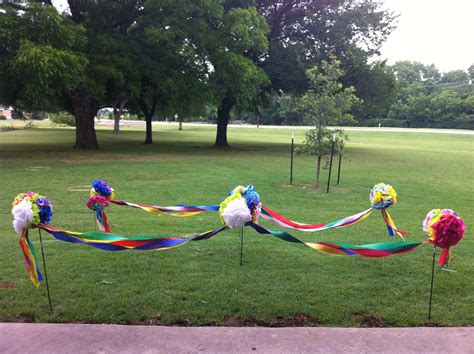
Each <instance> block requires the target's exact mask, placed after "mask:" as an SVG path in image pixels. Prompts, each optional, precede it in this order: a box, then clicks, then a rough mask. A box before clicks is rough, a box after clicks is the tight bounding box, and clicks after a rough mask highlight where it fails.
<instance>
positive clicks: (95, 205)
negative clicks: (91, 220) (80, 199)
mask: <svg viewBox="0 0 474 354" xmlns="http://www.w3.org/2000/svg"><path fill="white" fill-rule="evenodd" d="M109 204H110V202H109V201H108V200H107V199H106V198H105V197H103V196H101V195H94V196H92V197H90V198H89V200H88V201H87V207H88V208H89V209H92V210H102V209H103V208H104V207H108V206H109Z"/></svg>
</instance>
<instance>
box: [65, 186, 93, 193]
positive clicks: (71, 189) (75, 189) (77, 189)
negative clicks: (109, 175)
mask: <svg viewBox="0 0 474 354" xmlns="http://www.w3.org/2000/svg"><path fill="white" fill-rule="evenodd" d="M67 190H68V192H90V190H91V186H72V187H67Z"/></svg>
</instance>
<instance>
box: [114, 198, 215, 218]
mask: <svg viewBox="0 0 474 354" xmlns="http://www.w3.org/2000/svg"><path fill="white" fill-rule="evenodd" d="M110 202H111V203H113V204H116V205H123V206H129V207H132V208H138V209H142V210H145V211H147V212H149V213H156V214H168V215H172V216H182V217H186V216H193V215H197V214H200V213H203V212H206V211H218V210H219V205H198V206H194V205H182V204H178V205H173V206H159V205H144V204H136V203H130V202H126V201H124V200H111V201H110Z"/></svg>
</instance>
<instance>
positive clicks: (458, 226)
mask: <svg viewBox="0 0 474 354" xmlns="http://www.w3.org/2000/svg"><path fill="white" fill-rule="evenodd" d="M423 231H425V232H427V233H428V236H429V238H428V241H429V242H431V243H432V244H433V245H434V246H435V247H439V248H442V249H443V251H442V252H441V256H440V259H439V262H438V263H439V265H440V266H441V267H447V265H448V261H449V256H450V247H452V246H455V245H457V244H458V243H459V241H461V240H462V239H463V237H464V233H465V231H466V225H465V223H464V220H463V219H461V218H460V217H459V216H457V214H456V212H455V211H454V210H452V209H442V210H440V209H433V210H431V211H430V212H429V213H428V214H427V215H426V218H425V220H424V222H423Z"/></svg>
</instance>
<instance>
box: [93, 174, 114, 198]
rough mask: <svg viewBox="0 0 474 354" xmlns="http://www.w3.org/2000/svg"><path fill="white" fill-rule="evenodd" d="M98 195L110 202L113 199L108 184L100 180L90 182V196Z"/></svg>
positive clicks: (111, 190)
mask: <svg viewBox="0 0 474 354" xmlns="http://www.w3.org/2000/svg"><path fill="white" fill-rule="evenodd" d="M94 195H100V196H102V197H105V198H107V199H108V200H111V199H113V198H114V196H115V194H114V189H113V188H112V187H110V186H109V184H108V183H107V182H105V181H103V180H101V179H96V180H94V181H93V182H92V189H91V193H90V196H91V197H92V196H94Z"/></svg>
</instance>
